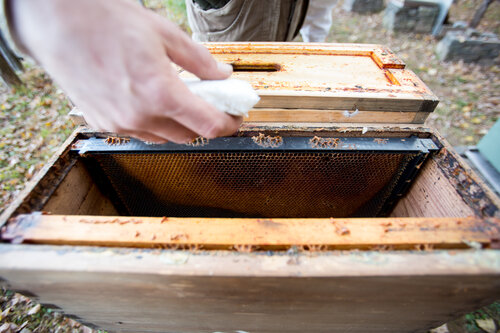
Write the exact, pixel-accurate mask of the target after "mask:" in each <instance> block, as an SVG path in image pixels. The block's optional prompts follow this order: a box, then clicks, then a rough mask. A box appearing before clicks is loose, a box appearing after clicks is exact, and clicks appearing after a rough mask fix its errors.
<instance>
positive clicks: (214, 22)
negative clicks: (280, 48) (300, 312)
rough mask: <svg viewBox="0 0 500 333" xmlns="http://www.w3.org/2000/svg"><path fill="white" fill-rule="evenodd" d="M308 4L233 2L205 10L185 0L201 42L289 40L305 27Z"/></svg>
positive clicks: (284, 0) (272, 0)
mask: <svg viewBox="0 0 500 333" xmlns="http://www.w3.org/2000/svg"><path fill="white" fill-rule="evenodd" d="M307 2H308V1H306V0H265V1H264V0H231V1H229V2H228V3H227V4H226V5H225V6H224V7H222V8H219V9H209V10H203V9H201V8H200V7H199V6H198V5H196V4H195V3H193V1H192V0H186V8H187V16H188V21H189V25H190V27H191V30H192V31H193V36H192V37H193V39H194V40H196V41H199V42H231V41H260V42H265V41H289V40H292V39H293V38H294V37H295V35H296V33H297V31H298V28H299V25H301V24H302V21H303V18H304V16H305V11H306V10H307ZM294 3H295V6H294V5H293V4H294ZM292 9H294V11H293V13H291V11H292ZM289 20H291V24H290V25H289V24H288V22H289Z"/></svg>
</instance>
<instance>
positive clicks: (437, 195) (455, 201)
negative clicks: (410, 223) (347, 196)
mask: <svg viewBox="0 0 500 333" xmlns="http://www.w3.org/2000/svg"><path fill="white" fill-rule="evenodd" d="M391 216H394V217H407V216H408V217H409V216H412V217H466V216H475V213H474V210H472V209H471V208H470V207H469V206H468V205H467V204H466V203H465V202H464V200H463V199H462V197H461V196H460V194H459V193H458V192H457V190H456V189H455V187H454V186H453V184H451V183H450V182H449V180H448V178H447V177H446V176H445V174H444V173H443V172H442V171H441V169H440V168H439V166H438V164H437V162H436V161H435V160H434V159H432V158H431V159H429V161H427V162H426V163H425V165H424V167H423V169H422V171H421V173H420V174H419V176H418V177H417V178H416V179H415V180H414V181H413V184H412V186H411V187H410V190H409V191H408V192H407V193H406V195H405V196H404V197H403V198H401V199H400V200H399V202H398V203H397V204H396V207H394V210H393V211H392V213H391Z"/></svg>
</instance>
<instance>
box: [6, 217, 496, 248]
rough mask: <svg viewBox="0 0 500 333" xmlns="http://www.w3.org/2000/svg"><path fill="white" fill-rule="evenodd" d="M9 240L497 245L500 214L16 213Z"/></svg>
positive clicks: (317, 245) (222, 244)
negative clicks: (185, 215) (258, 216)
mask: <svg viewBox="0 0 500 333" xmlns="http://www.w3.org/2000/svg"><path fill="white" fill-rule="evenodd" d="M1 239H2V240H3V241H13V242H16V243H19V242H24V243H37V244H55V245H90V246H106V247H146V248H183V249H207V250H221V249H223V250H236V251H253V250H263V251H267V250H281V251H283V250H285V251H287V250H290V249H294V248H299V249H303V250H305V251H326V250H339V249H359V250H370V249H378V248H389V249H394V250H396V249H398V250H402V249H423V248H448V249H454V248H466V247H468V246H469V245H468V244H478V245H479V246H481V247H485V248H486V247H490V246H491V245H492V244H493V246H498V245H499V244H498V239H500V219H496V218H487V219H479V218H474V217H468V218H323V219H321V218H315V219H302V218H301V219H299V218H273V219H255V218H173V217H168V218H167V217H130V216H78V215H43V214H39V213H34V214H29V215H20V216H18V217H16V218H15V219H13V220H11V221H9V223H8V224H7V225H6V226H4V227H3V228H2V234H1Z"/></svg>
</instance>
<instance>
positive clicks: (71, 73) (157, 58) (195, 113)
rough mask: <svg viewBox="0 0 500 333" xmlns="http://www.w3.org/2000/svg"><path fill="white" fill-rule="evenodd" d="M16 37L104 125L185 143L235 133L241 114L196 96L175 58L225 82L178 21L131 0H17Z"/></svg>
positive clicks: (92, 121) (221, 67) (219, 67)
mask: <svg viewBox="0 0 500 333" xmlns="http://www.w3.org/2000/svg"><path fill="white" fill-rule="evenodd" d="M10 6H11V12H12V13H11V14H12V15H11V16H12V19H13V28H14V34H15V35H16V37H17V38H18V40H19V42H20V43H21V44H22V45H21V46H22V47H24V48H25V49H26V50H27V51H28V52H29V53H31V55H32V56H33V57H34V58H35V59H36V60H37V61H38V62H39V63H40V64H41V65H42V66H43V67H44V68H45V69H46V70H47V72H49V74H50V75H51V76H52V77H53V78H54V80H55V81H56V82H57V83H58V84H59V85H60V86H61V87H62V88H63V89H64V90H65V92H66V93H67V94H68V96H69V97H70V98H71V99H72V101H73V102H74V103H75V104H76V105H77V106H78V107H79V109H80V110H81V111H82V112H83V113H84V115H85V120H86V121H87V122H88V124H89V125H90V126H91V127H93V128H95V129H98V130H105V131H111V132H115V133H119V134H124V135H130V136H133V137H137V138H139V139H142V140H146V141H151V142H165V141H173V142H177V143H185V142H187V141H190V140H192V139H194V138H195V137H198V136H203V137H206V138H213V137H217V136H223V135H229V134H232V133H233V132H235V131H236V130H237V128H238V126H239V125H240V123H241V117H233V116H230V115H227V114H225V113H223V112H220V111H219V110H217V109H216V108H215V107H213V106H212V105H210V104H208V103H207V102H205V101H204V100H202V99H201V98H200V97H198V96H195V95H194V94H192V93H191V92H190V91H189V90H188V88H187V87H186V86H185V85H184V83H182V81H181V80H180V79H179V77H178V75H177V71H176V70H175V68H174V66H173V64H172V62H173V63H176V64H177V65H179V66H181V67H183V68H184V69H186V70H187V71H189V72H191V73H193V74H195V75H197V76H198V77H199V78H201V79H225V78H227V77H229V76H230V75H231V72H232V68H231V66H230V65H228V64H221V63H217V62H216V61H215V60H214V58H213V57H212V56H211V55H210V53H209V52H208V50H207V49H206V48H205V47H203V46H201V45H199V44H197V43H195V42H193V41H192V40H191V39H190V38H189V36H188V35H186V34H185V33H184V32H183V31H181V30H180V29H179V28H178V27H177V26H176V25H175V24H173V23H171V22H169V21H168V20H166V19H164V18H162V17H160V16H158V15H157V14H155V13H153V12H151V11H149V10H147V9H144V8H143V7H141V6H139V5H138V4H136V3H135V2H132V1H128V0H107V1H102V0H73V1H67V0H44V1H40V0H14V1H11V2H10Z"/></svg>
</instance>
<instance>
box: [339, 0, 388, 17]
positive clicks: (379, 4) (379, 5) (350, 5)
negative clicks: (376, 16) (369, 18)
mask: <svg viewBox="0 0 500 333" xmlns="http://www.w3.org/2000/svg"><path fill="white" fill-rule="evenodd" d="M342 8H344V10H346V11H348V12H354V13H360V14H369V13H377V12H380V11H381V10H382V9H384V0H344V4H343V6H342Z"/></svg>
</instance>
